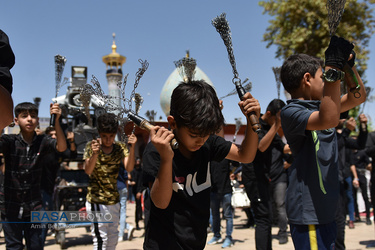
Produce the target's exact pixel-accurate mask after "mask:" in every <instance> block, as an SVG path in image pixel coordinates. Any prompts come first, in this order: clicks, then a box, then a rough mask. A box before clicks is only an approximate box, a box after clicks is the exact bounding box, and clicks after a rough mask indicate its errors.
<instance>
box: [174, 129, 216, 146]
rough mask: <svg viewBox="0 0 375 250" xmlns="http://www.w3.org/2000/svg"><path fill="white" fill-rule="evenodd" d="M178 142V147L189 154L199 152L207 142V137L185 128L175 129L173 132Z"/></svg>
mask: <svg viewBox="0 0 375 250" xmlns="http://www.w3.org/2000/svg"><path fill="white" fill-rule="evenodd" d="M175 132H176V134H177V138H178V142H179V147H181V146H182V147H184V148H185V149H187V150H188V151H190V152H194V151H197V150H199V149H200V148H201V147H202V146H203V144H204V143H205V142H206V141H207V139H208V137H209V135H206V136H203V137H202V136H200V135H198V134H197V133H195V132H194V131H191V130H190V129H188V128H187V127H181V128H177V129H176V130H175Z"/></svg>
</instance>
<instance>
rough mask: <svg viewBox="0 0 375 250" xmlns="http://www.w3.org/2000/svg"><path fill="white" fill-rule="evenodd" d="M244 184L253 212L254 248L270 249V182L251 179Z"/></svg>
mask: <svg viewBox="0 0 375 250" xmlns="http://www.w3.org/2000/svg"><path fill="white" fill-rule="evenodd" d="M244 185H245V190H246V193H247V196H248V197H249V199H250V201H251V208H252V209H253V213H254V219H255V224H256V226H255V246H256V249H257V250H270V249H272V201H271V191H270V184H269V182H268V181H267V180H251V181H247V182H246V183H244ZM255 190H257V191H255ZM254 191H255V192H254Z"/></svg>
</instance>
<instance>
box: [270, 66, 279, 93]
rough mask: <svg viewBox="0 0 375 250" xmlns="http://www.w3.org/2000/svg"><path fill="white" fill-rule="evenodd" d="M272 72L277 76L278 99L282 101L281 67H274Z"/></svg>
mask: <svg viewBox="0 0 375 250" xmlns="http://www.w3.org/2000/svg"><path fill="white" fill-rule="evenodd" d="M272 71H273V73H274V75H275V80H276V88H277V99H280V87H281V79H280V71H281V67H272Z"/></svg>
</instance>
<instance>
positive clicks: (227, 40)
mask: <svg viewBox="0 0 375 250" xmlns="http://www.w3.org/2000/svg"><path fill="white" fill-rule="evenodd" d="M225 16H226V14H225V13H221V15H220V16H217V17H216V18H214V19H212V21H211V23H212V25H213V26H214V27H215V28H216V31H217V32H218V33H219V34H220V36H221V38H222V39H223V41H224V44H225V47H226V48H227V51H228V58H229V62H230V64H231V65H232V70H233V75H234V79H239V77H238V72H237V69H236V61H235V58H234V54H233V45H232V37H231V31H230V27H229V24H228V21H227V19H226V18H225Z"/></svg>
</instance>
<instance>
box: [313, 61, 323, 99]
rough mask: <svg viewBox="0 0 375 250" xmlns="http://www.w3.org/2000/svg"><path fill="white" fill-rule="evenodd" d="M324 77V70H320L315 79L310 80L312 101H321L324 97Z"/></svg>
mask: <svg viewBox="0 0 375 250" xmlns="http://www.w3.org/2000/svg"><path fill="white" fill-rule="evenodd" d="M322 75H323V71H322V68H319V69H318V70H317V71H316V73H315V77H311V78H310V84H311V93H310V97H311V100H321V99H322V97H323V88H324V81H323V78H322Z"/></svg>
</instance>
